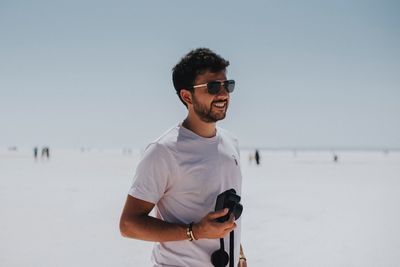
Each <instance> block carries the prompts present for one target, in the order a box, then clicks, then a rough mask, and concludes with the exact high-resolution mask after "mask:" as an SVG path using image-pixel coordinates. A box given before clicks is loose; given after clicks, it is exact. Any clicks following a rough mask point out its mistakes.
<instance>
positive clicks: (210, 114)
mask: <svg viewBox="0 0 400 267" xmlns="http://www.w3.org/2000/svg"><path fill="white" fill-rule="evenodd" d="M192 101H193V110H194V112H195V113H196V114H197V116H199V118H200V119H201V120H202V121H204V122H208V123H209V122H217V121H219V120H223V119H224V118H225V116H226V111H227V110H228V101H227V102H226V108H225V110H224V111H223V112H221V111H217V110H216V109H217V108H215V107H214V106H213V104H214V103H216V102H220V101H213V102H211V104H210V106H207V105H205V104H202V103H200V102H199V101H197V99H196V97H194V95H193V98H192Z"/></svg>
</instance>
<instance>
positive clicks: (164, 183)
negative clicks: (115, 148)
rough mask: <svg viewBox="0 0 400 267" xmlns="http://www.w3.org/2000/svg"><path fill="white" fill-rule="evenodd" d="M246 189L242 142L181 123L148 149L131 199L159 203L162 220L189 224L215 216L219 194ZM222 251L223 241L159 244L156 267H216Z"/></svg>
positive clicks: (154, 258)
mask: <svg viewBox="0 0 400 267" xmlns="http://www.w3.org/2000/svg"><path fill="white" fill-rule="evenodd" d="M241 185H242V175H241V169H240V160H239V146H238V142H237V140H236V139H235V138H233V137H232V136H231V135H230V134H229V133H228V132H227V131H225V130H223V129H221V128H219V127H218V128H217V134H216V136H214V137H212V138H204V137H201V136H199V135H197V134H195V133H193V132H192V131H190V130H188V129H186V128H185V127H183V126H181V124H180V125H178V126H176V127H174V128H172V129H170V130H168V131H167V132H166V133H164V134H163V135H162V136H161V137H160V138H159V139H157V140H156V141H155V142H153V143H151V144H150V145H149V146H148V147H147V148H146V150H145V152H144V155H143V158H142V160H141V162H140V163H139V165H138V167H137V170H136V174H135V179H134V183H133V185H132V187H131V189H130V190H129V194H130V195H131V196H133V197H135V198H138V199H142V200H144V201H147V202H151V203H154V204H155V205H156V206H155V207H156V216H157V218H159V219H161V220H164V221H167V222H171V223H179V224H189V223H191V222H199V221H200V220H201V219H202V218H203V217H204V216H205V215H207V214H208V213H209V212H211V211H214V209H215V202H216V199H217V196H218V195H219V194H220V193H222V192H224V191H226V190H228V189H231V188H233V189H235V190H236V193H237V194H238V195H241ZM240 221H241V219H240V218H239V219H238V220H237V221H236V223H237V227H236V228H235V231H234V232H235V238H234V239H235V255H234V259H235V266H236V265H237V261H238V259H239V248H240V229H241V227H240ZM219 248H220V242H219V239H200V240H195V241H193V242H191V241H188V240H184V241H173V242H161V243H156V244H155V246H154V248H153V253H152V262H153V264H154V266H157V267H158V266H181V267H183V266H190V267H206V266H210V267H212V266H213V265H212V263H211V260H210V259H211V254H212V253H213V252H214V251H216V250H217V249H219ZM225 251H227V252H228V253H229V235H227V236H226V237H225Z"/></svg>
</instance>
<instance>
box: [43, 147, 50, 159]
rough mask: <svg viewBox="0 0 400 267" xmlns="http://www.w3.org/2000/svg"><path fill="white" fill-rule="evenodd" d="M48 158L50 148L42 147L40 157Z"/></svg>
mask: <svg viewBox="0 0 400 267" xmlns="http://www.w3.org/2000/svg"><path fill="white" fill-rule="evenodd" d="M43 158H45V159H50V149H49V148H48V147H47V146H46V147H43V148H42V159H43Z"/></svg>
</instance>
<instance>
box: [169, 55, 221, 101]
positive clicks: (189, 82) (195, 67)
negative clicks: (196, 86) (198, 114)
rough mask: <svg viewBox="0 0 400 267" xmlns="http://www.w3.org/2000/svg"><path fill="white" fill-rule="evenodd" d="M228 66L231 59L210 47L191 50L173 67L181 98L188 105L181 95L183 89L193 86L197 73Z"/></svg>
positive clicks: (175, 82) (176, 88) (176, 87)
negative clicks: (225, 57) (228, 59)
mask: <svg viewBox="0 0 400 267" xmlns="http://www.w3.org/2000/svg"><path fill="white" fill-rule="evenodd" d="M228 66H229V61H227V60H225V59H224V58H222V57H221V56H220V55H218V54H216V53H214V52H213V51H211V50H210V49H208V48H196V49H194V50H192V51H190V52H189V53H188V54H186V55H185V56H184V57H183V58H182V59H181V60H180V61H179V62H178V64H176V65H175V67H174V68H173V69H172V81H173V83H174V87H175V90H176V93H177V94H178V96H179V99H180V100H181V101H182V103H183V104H184V105H185V106H187V104H186V103H185V101H183V99H182V98H181V96H180V91H181V90H182V89H187V88H190V87H191V86H193V83H194V81H195V80H196V77H197V75H200V74H203V73H204V72H206V71H210V72H213V73H214V72H219V71H222V70H225V69H226V67H228Z"/></svg>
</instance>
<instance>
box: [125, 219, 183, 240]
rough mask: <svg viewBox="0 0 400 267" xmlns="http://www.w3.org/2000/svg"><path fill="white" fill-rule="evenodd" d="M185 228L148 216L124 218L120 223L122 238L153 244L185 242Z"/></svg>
mask: <svg viewBox="0 0 400 267" xmlns="http://www.w3.org/2000/svg"><path fill="white" fill-rule="evenodd" d="M186 228H187V226H186V225H183V224H174V223H168V222H165V221H162V220H160V219H157V218H154V217H151V216H148V215H143V216H135V217H131V218H126V219H122V220H121V222H120V230H121V234H122V235H123V236H125V237H129V238H135V239H140V240H145V241H153V242H168V241H181V240H185V239H187V235H186Z"/></svg>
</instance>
